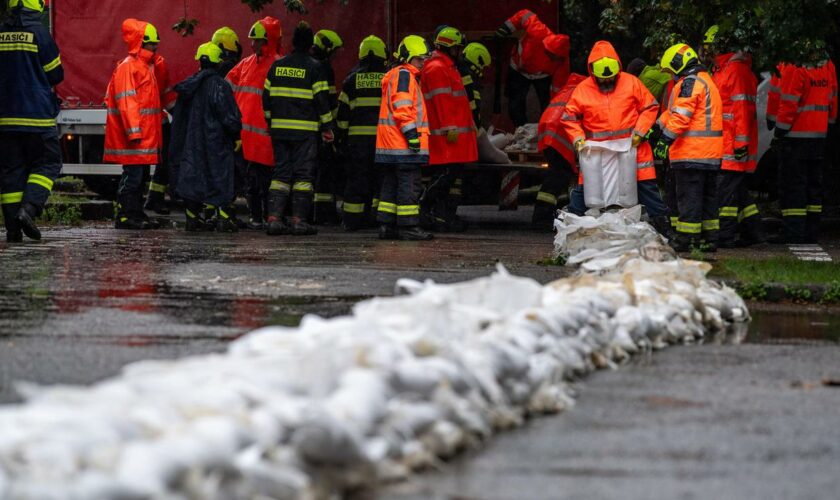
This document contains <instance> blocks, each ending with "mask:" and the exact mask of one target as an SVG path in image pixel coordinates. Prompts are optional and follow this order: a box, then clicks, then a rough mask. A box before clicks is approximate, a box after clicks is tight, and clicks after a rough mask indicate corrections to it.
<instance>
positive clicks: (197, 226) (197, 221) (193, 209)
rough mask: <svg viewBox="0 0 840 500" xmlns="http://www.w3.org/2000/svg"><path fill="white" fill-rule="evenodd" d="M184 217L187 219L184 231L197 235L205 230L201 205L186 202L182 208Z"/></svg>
mask: <svg viewBox="0 0 840 500" xmlns="http://www.w3.org/2000/svg"><path fill="white" fill-rule="evenodd" d="M184 215H186V218H187V223H186V225H185V226H184V230H185V231H187V232H190V233H197V232H201V231H204V230H205V226H204V218H203V217H202V206H201V203H195V202H187V203H186V206H185V207H184Z"/></svg>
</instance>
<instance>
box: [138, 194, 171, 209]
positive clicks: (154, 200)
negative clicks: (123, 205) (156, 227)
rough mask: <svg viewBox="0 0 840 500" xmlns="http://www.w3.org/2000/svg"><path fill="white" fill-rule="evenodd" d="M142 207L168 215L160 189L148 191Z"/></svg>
mask: <svg viewBox="0 0 840 500" xmlns="http://www.w3.org/2000/svg"><path fill="white" fill-rule="evenodd" d="M143 208H145V209H146V210H150V211H152V212H154V213H156V214H160V215H169V213H170V212H169V208H168V207H167V206H166V198H165V196H164V193H161V192H160V191H149V195H148V196H147V197H146V204H145V205H144V206H143Z"/></svg>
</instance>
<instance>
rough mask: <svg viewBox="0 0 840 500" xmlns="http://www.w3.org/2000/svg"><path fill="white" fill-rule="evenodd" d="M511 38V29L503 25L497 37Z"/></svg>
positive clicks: (497, 32) (498, 30)
mask: <svg viewBox="0 0 840 500" xmlns="http://www.w3.org/2000/svg"><path fill="white" fill-rule="evenodd" d="M509 36H510V28H508V27H507V26H506V25H504V24H503V25H502V27H501V28H499V29H497V30H496V37H497V38H507V37H509Z"/></svg>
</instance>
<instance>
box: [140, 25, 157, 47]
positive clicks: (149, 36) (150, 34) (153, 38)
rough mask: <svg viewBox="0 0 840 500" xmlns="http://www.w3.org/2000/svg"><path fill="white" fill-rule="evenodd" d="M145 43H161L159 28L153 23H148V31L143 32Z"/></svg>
mask: <svg viewBox="0 0 840 500" xmlns="http://www.w3.org/2000/svg"><path fill="white" fill-rule="evenodd" d="M143 43H160V37H159V36H158V32H157V28H155V27H154V26H153V25H152V23H146V31H144V32H143Z"/></svg>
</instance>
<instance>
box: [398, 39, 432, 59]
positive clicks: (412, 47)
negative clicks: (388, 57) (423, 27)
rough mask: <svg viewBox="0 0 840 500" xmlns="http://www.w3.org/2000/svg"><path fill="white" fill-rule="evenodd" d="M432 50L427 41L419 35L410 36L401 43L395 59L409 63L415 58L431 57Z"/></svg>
mask: <svg viewBox="0 0 840 500" xmlns="http://www.w3.org/2000/svg"><path fill="white" fill-rule="evenodd" d="M429 52H431V48H430V47H429V44H428V43H426V39H425V38H423V37H422V36H419V35H408V36H407V37H405V38H403V39H402V41H401V42H400V46H399V47H398V48H397V52H396V53H395V54H394V57H396V58H397V59H399V60H400V61H403V62H408V61H410V60H411V59H412V58H414V57H425V56H428V55H429Z"/></svg>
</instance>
